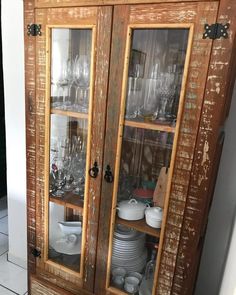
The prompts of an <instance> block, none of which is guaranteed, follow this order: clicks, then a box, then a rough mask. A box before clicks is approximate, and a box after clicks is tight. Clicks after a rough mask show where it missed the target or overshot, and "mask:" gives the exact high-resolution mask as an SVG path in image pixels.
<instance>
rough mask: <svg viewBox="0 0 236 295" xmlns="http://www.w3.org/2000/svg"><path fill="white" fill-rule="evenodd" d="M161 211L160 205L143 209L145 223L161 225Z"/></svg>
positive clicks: (158, 226) (157, 226)
mask: <svg viewBox="0 0 236 295" xmlns="http://www.w3.org/2000/svg"><path fill="white" fill-rule="evenodd" d="M162 215H163V211H162V208H160V207H150V208H147V209H146V210H145V217H146V223H147V224H148V225H149V226H151V227H154V228H160V227H161V221H162Z"/></svg>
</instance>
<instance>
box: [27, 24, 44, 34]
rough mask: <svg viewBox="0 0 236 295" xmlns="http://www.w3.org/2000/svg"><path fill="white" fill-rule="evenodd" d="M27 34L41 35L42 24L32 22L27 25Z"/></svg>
mask: <svg viewBox="0 0 236 295" xmlns="http://www.w3.org/2000/svg"><path fill="white" fill-rule="evenodd" d="M27 30H28V31H27V35H28V36H41V35H42V32H41V25H37V24H30V25H28V26H27Z"/></svg>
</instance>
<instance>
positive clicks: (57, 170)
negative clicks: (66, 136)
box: [52, 156, 65, 197]
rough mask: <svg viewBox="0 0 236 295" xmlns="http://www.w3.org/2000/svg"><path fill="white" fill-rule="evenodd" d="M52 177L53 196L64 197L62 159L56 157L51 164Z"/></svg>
mask: <svg viewBox="0 0 236 295" xmlns="http://www.w3.org/2000/svg"><path fill="white" fill-rule="evenodd" d="M52 177H53V179H54V185H55V190H54V192H53V195H54V196H57V197H62V196H63V195H64V191H63V187H64V185H65V174H64V169H63V157H60V156H58V157H56V158H54V159H53V164H52Z"/></svg>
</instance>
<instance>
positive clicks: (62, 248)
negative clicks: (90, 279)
mask: <svg viewBox="0 0 236 295" xmlns="http://www.w3.org/2000/svg"><path fill="white" fill-rule="evenodd" d="M50 246H51V247H52V248H53V249H54V250H55V251H56V252H58V253H62V254H67V255H78V254H80V253H81V236H78V239H77V241H76V243H75V244H71V243H68V240H67V239H66V238H60V239H57V240H53V241H51V243H50Z"/></svg>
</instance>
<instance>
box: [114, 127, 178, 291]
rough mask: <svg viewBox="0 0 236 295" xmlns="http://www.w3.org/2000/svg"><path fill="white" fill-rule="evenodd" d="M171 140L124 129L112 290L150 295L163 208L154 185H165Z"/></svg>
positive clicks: (167, 136) (165, 135) (150, 132)
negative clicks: (163, 178)
mask: <svg viewBox="0 0 236 295" xmlns="http://www.w3.org/2000/svg"><path fill="white" fill-rule="evenodd" d="M173 139H174V134H173V133H167V132H160V131H154V130H149V129H141V128H133V127H128V126H126V127H124V133H123V142H122V150H121V159H120V174H119V184H118V195H117V208H118V209H117V217H116V226H115V230H114V234H113V248H112V249H113V251H112V259H111V261H112V262H111V263H112V264H111V270H112V271H111V285H112V286H114V287H116V288H119V289H121V290H123V291H126V292H127V293H131V294H136V293H137V292H138V291H139V290H140V291H141V292H140V293H141V294H151V291H152V286H153V278H154V271H155V264H156V257H157V248H158V243H159V237H160V227H161V218H162V208H163V202H162V200H161V199H160V197H161V192H160V190H159V189H158V179H159V177H160V175H162V177H165V182H163V186H164V183H167V182H166V180H167V177H168V167H169V165H170V160H171V159H170V158H171V152H172V145H173ZM157 205H159V206H162V207H159V206H157ZM146 208H148V209H147V211H146V213H144V212H145V210H146ZM149 210H150V211H149ZM153 210H154V211H153ZM148 212H149V213H148ZM152 213H154V217H153V216H152V215H150V214H152ZM148 215H150V216H149V217H148ZM152 217H153V219H152ZM121 273H123V274H124V275H123V274H121ZM144 291H145V292H148V293H145V292H144ZM143 292H144V293H143ZM140 293H139V294H140ZM137 294H138V293H137Z"/></svg>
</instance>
